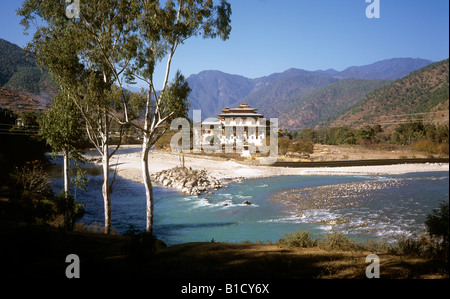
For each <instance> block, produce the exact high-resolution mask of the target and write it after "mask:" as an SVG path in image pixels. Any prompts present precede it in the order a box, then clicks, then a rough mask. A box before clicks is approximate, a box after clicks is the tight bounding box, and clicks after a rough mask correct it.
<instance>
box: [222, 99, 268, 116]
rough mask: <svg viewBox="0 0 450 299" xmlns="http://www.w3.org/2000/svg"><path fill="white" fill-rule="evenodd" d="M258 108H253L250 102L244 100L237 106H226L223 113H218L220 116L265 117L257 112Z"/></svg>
mask: <svg viewBox="0 0 450 299" xmlns="http://www.w3.org/2000/svg"><path fill="white" fill-rule="evenodd" d="M257 110H258V109H257V108H251V107H250V105H249V104H247V103H245V102H242V103H241V104H240V105H239V107H237V108H231V109H230V108H229V107H225V109H224V110H222V113H221V114H218V115H217V116H219V118H228V117H256V118H263V117H264V116H263V115H262V114H260V113H257V112H256V111H257Z"/></svg>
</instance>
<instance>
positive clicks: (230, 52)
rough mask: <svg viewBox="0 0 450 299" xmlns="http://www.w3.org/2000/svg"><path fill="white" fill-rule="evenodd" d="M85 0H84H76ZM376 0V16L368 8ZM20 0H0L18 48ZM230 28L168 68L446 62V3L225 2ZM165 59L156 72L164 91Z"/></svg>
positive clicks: (246, 69)
mask: <svg viewBox="0 0 450 299" xmlns="http://www.w3.org/2000/svg"><path fill="white" fill-rule="evenodd" d="M81 1H87V0H81ZM366 1H368V2H371V1H379V4H380V5H379V18H368V17H367V16H366V9H367V7H368V6H370V5H372V3H368V2H366ZM22 2H23V1H22V0H0V38H3V39H6V40H8V41H10V42H12V43H15V44H17V45H19V46H21V47H24V46H25V45H26V43H27V42H29V41H30V40H31V37H32V36H31V35H29V36H25V35H23V27H22V26H21V25H20V24H19V22H20V18H19V17H18V16H17V15H16V13H15V11H16V9H17V8H19V7H20V6H21V4H22ZM229 2H230V3H231V7H232V11H233V13H232V16H231V25H232V28H233V29H232V31H231V35H230V38H229V39H228V40H227V41H222V40H220V39H203V38H192V39H189V40H188V41H186V42H185V44H183V45H181V46H179V48H178V50H177V52H176V54H175V56H174V59H173V63H172V75H173V74H175V72H176V70H177V69H180V70H181V72H182V73H183V74H184V75H185V76H186V77H188V76H189V75H191V74H197V73H199V72H201V71H203V70H219V71H222V72H226V73H230V74H237V75H242V76H245V77H248V78H259V77H263V76H268V75H270V74H272V73H277V72H283V71H285V70H287V69H289V68H299V69H305V70H310V71H314V70H326V69H330V68H333V69H335V70H338V71H340V70H343V69H345V68H347V67H349V66H360V65H366V64H370V63H373V62H376V61H379V60H383V59H390V58H400V57H412V58H423V59H429V60H432V61H440V60H443V59H446V58H448V57H449V1H447V0H229ZM165 64H166V62H165V61H162V62H161V64H160V66H159V67H157V69H156V73H155V78H161V79H156V81H157V82H156V85H157V86H159V85H161V86H162V81H163V77H164V70H165Z"/></svg>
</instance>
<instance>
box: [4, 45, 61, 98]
mask: <svg viewBox="0 0 450 299" xmlns="http://www.w3.org/2000/svg"><path fill="white" fill-rule="evenodd" d="M0 87H2V88H4V89H8V90H9V91H11V92H15V93H17V94H19V95H21V96H26V97H29V98H32V99H33V100H36V101H38V102H39V106H45V105H46V104H47V103H48V102H49V101H50V100H51V98H52V97H53V96H54V95H55V94H56V92H57V89H56V86H55V85H54V83H53V81H52V80H51V78H50V75H49V74H48V73H47V72H45V71H44V72H43V71H42V70H41V69H40V67H39V66H38V65H37V64H36V62H35V61H34V59H32V58H30V57H27V56H26V53H25V52H24V51H23V49H21V48H20V47H19V46H17V45H15V44H12V43H10V42H8V41H6V40H4V39H1V38H0ZM13 106H18V105H13Z"/></svg>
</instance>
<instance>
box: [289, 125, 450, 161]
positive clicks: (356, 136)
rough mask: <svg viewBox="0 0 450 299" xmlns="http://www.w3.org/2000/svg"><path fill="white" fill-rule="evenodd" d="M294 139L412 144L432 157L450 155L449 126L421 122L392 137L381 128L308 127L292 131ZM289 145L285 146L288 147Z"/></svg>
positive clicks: (326, 142)
mask: <svg viewBox="0 0 450 299" xmlns="http://www.w3.org/2000/svg"><path fill="white" fill-rule="evenodd" d="M288 135H290V136H292V139H293V140H299V141H303V142H306V141H308V142H311V143H321V144H331V145H342V144H360V145H365V146H372V145H374V144H378V143H380V144H381V143H382V142H390V143H391V144H397V145H410V146H411V148H412V149H415V150H418V151H424V152H427V153H430V154H441V155H448V152H449V149H448V142H449V127H448V126H447V125H435V124H431V123H424V122H422V121H412V122H407V123H402V124H400V125H398V126H397V127H396V128H395V130H394V132H393V133H392V134H385V133H384V131H383V129H382V128H381V126H380V125H378V124H375V125H373V126H364V127H362V128H359V129H352V128H350V127H328V128H320V129H317V130H313V129H311V128H305V129H303V130H301V131H299V132H290V133H288ZM285 146H286V145H285Z"/></svg>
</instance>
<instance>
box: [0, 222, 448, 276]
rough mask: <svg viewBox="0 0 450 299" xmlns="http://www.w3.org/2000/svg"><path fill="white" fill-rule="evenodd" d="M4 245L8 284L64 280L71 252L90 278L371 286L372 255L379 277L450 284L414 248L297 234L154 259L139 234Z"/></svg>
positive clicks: (186, 248) (40, 238)
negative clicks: (285, 281)
mask: <svg viewBox="0 0 450 299" xmlns="http://www.w3.org/2000/svg"><path fill="white" fill-rule="evenodd" d="M0 224H1V223H0ZM0 240H1V243H2V247H1V248H0V249H1V251H2V252H1V255H0V262H1V264H2V267H3V270H4V273H8V275H9V277H10V278H14V277H16V278H26V277H29V278H32V277H40V278H64V273H65V272H64V270H65V268H66V267H67V264H66V262H65V257H66V256H67V255H68V254H72V253H75V254H77V255H78V256H79V257H80V263H81V276H82V278H85V279H89V278H92V279H97V278H98V277H101V278H103V279H104V278H115V279H130V278H139V279H145V280H148V279H155V278H156V279H169V280H170V281H173V280H179V279H186V278H188V279H230V278H231V279H277V280H279V279H311V278H319V279H341V278H345V279H348V278H350V279H366V276H365V269H366V267H367V264H366V262H365V258H366V256H367V255H369V254H373V253H375V254H377V255H378V256H379V257H380V268H381V269H380V274H381V278H395V279H403V278H448V270H446V269H444V268H443V266H442V262H440V260H439V259H436V258H432V257H424V256H423V255H421V254H419V255H418V254H417V253H418V252H419V253H420V252H422V251H416V250H415V248H421V246H417V245H412V243H411V242H410V241H408V242H409V243H408V242H406V241H405V242H403V243H401V244H402V245H401V246H400V247H398V248H397V249H396V251H394V250H393V249H392V248H391V247H389V246H388V247H383V246H380V245H379V244H377V245H376V246H375V245H374V244H370V243H364V244H363V245H364V246H362V245H361V243H358V242H355V241H353V240H351V239H347V238H345V236H343V235H340V234H330V235H325V236H320V237H317V238H315V237H313V236H312V235H311V233H310V232H295V233H291V234H287V235H285V236H283V238H281V239H280V241H279V242H278V243H276V244H268V242H263V241H261V240H259V241H257V242H256V243H221V242H217V241H215V242H201V243H187V244H179V245H175V246H170V247H165V246H164V245H163V244H161V242H158V241H157V242H156V251H152V252H151V255H150V256H149V255H148V254H142V253H143V251H142V250H144V249H145V248H143V246H144V247H145V243H146V240H145V239H143V238H140V236H139V235H137V236H136V235H135V234H132V235H130V236H117V235H111V236H106V235H104V234H99V233H95V232H92V231H90V232H73V233H67V232H63V231H61V230H58V229H55V228H51V227H48V226H26V225H17V224H15V223H13V224H11V223H10V224H8V225H3V224H2V225H0ZM418 242H419V241H418ZM423 242H425V240H422V241H420V242H419V243H420V244H422V243H423ZM150 243H151V242H150ZM152 244H154V243H152ZM377 246H378V248H377V250H378V251H372V250H373V249H374V248H376V247H377ZM30 249H32V250H30ZM133 252H135V253H136V254H134V256H133ZM144 253H145V252H144ZM446 271H447V272H446Z"/></svg>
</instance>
